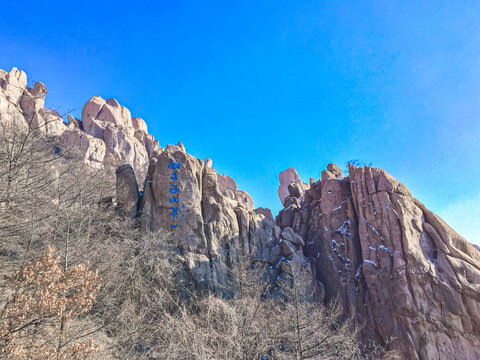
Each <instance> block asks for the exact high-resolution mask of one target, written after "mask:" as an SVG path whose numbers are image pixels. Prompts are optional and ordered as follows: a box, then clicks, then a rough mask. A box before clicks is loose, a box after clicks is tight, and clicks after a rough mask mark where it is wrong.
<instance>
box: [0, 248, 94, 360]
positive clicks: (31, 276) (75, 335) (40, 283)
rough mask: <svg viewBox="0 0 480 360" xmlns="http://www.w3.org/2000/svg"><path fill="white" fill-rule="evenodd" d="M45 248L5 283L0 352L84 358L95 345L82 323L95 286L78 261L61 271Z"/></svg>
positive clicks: (12, 355) (16, 355)
mask: <svg viewBox="0 0 480 360" xmlns="http://www.w3.org/2000/svg"><path fill="white" fill-rule="evenodd" d="M54 252H55V249H54V248H53V247H48V248H47V249H46V250H45V252H44V253H43V255H42V256H41V257H40V258H38V259H37V260H35V261H31V262H27V263H26V264H25V265H24V266H23V267H22V269H21V270H20V271H18V272H17V273H15V274H14V275H13V276H12V277H11V278H10V281H9V289H10V290H11V291H12V294H11V295H10V296H9V299H8V300H7V302H6V304H5V305H4V306H3V309H2V310H1V313H0V340H1V343H0V356H1V355H6V356H7V357H8V358H17V359H39V360H40V359H55V360H59V359H79V360H80V359H88V358H91V356H93V355H94V354H95V353H97V352H98V351H99V350H100V349H99V346H98V344H97V343H96V342H94V341H93V339H92V338H89V337H88V336H89V335H90V333H89V332H85V328H86V327H85V326H84V324H83V322H84V321H80V322H78V321H76V322H73V321H71V320H72V319H73V318H74V317H77V316H79V315H81V314H83V313H85V312H87V311H89V310H90V309H91V307H92V305H93V302H94V301H95V297H96V294H97V293H98V291H99V288H100V284H99V279H98V274H97V272H93V271H89V270H88V269H87V267H86V266H85V265H83V264H81V265H76V266H72V267H70V268H69V269H68V270H67V269H65V268H64V269H62V268H61V267H60V265H59V262H60V258H58V257H55V256H54Z"/></svg>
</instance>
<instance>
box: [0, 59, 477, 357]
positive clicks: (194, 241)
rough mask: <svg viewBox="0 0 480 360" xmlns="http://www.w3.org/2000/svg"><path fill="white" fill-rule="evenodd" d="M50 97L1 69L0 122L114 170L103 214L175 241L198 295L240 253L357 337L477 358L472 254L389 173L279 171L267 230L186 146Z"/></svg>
mask: <svg viewBox="0 0 480 360" xmlns="http://www.w3.org/2000/svg"><path fill="white" fill-rule="evenodd" d="M46 93H47V89H46V87H45V86H44V85H43V84H42V83H39V82H37V83H35V85H34V86H33V88H29V87H27V77H26V75H25V73H24V72H22V71H19V70H17V69H16V68H13V69H12V70H11V71H10V72H8V73H7V72H5V71H3V70H0V125H1V126H2V127H3V126H14V127H15V129H24V130H28V129H31V130H32V131H33V132H34V133H35V134H38V135H39V136H41V137H45V138H48V139H50V140H51V141H53V143H55V144H59V145H61V148H62V151H64V152H65V153H67V152H68V153H69V154H70V153H72V154H73V153H76V154H77V156H80V157H81V158H82V159H83V161H85V163H86V164H88V165H90V166H91V167H92V168H93V169H95V170H96V171H105V172H106V173H107V174H110V175H111V176H112V178H113V177H115V175H114V172H115V170H116V198H117V199H116V202H115V199H112V198H109V200H108V204H115V203H118V208H119V209H120V210H122V211H124V212H125V213H129V212H130V213H132V215H133V216H138V219H137V220H138V224H139V225H140V226H141V228H142V229H143V230H144V231H151V232H156V231H162V232H168V233H169V234H170V235H171V236H170V237H171V238H172V240H173V245H174V246H175V247H176V248H177V249H178V254H179V256H180V257H181V260H182V262H183V270H182V271H181V272H180V274H179V277H180V278H181V279H182V280H183V281H184V282H185V283H186V284H187V285H190V286H191V287H192V289H197V290H206V289H210V290H214V291H225V289H228V288H229V286H230V285H231V283H232V274H231V271H232V268H233V267H234V266H235V264H237V263H238V262H239V261H241V260H242V258H243V257H248V258H252V259H253V262H254V266H255V267H257V268H258V269H260V270H261V276H262V278H263V279H264V280H269V281H270V282H271V283H272V284H273V285H275V284H276V282H277V279H278V278H279V277H281V275H282V272H283V271H285V270H286V269H287V268H291V267H296V268H297V269H299V270H300V271H303V272H304V273H306V274H308V277H309V279H311V285H310V286H312V288H314V289H315V293H316V294H317V296H318V297H319V298H320V299H324V300H325V301H330V300H333V299H336V298H338V299H339V300H340V301H341V303H342V304H343V306H344V310H345V312H346V313H347V314H350V315H352V316H353V317H354V318H355V320H356V322H357V323H358V325H360V326H361V332H360V337H361V340H363V341H368V340H376V341H380V342H383V341H387V340H388V339H390V338H395V339H396V340H395V341H396V342H397V344H398V346H399V348H400V349H401V351H402V352H403V356H404V358H405V359H419V360H420V359H421V360H426V359H480V252H479V251H478V248H475V247H474V246H472V245H471V244H469V243H468V242H467V241H465V240H464V239H463V238H461V237H460V236H459V235H458V234H457V233H455V231H454V230H452V229H451V228H450V227H449V226H448V225H447V224H445V222H444V221H442V219H440V218H439V217H438V216H436V215H435V214H433V213H432V212H431V211H429V210H428V209H427V208H426V207H425V206H424V205H423V204H422V203H421V202H420V201H418V200H417V199H415V198H414V197H413V196H412V194H411V193H410V191H409V190H408V189H407V187H406V186H405V185H403V184H401V183H400V182H398V181H397V180H395V179H394V178H393V177H391V176H390V175H389V174H388V173H387V172H385V171H384V170H380V169H376V168H373V167H368V166H365V167H363V168H360V167H354V166H350V167H349V174H348V176H347V177H343V174H342V171H341V170H340V169H339V168H338V166H336V165H335V164H329V165H328V166H327V169H326V170H324V171H322V173H321V179H320V180H318V181H314V180H313V179H310V184H309V185H307V184H305V183H303V182H302V181H301V179H300V177H299V175H298V173H297V172H296V171H295V169H293V168H290V169H287V170H285V171H283V172H282V173H280V175H279V182H280V186H279V188H278V195H279V198H280V201H281V202H282V204H283V206H284V208H283V209H282V210H281V211H280V213H279V214H278V215H277V216H276V218H275V221H274V220H273V216H272V214H271V211H270V210H269V209H265V208H257V209H254V204H253V201H252V199H251V197H250V196H249V195H248V194H247V193H246V192H245V191H242V190H239V189H238V187H237V184H236V183H235V181H234V180H233V179H232V178H231V177H229V176H226V175H222V174H217V172H216V171H215V169H214V168H213V167H212V166H213V163H212V160H211V159H206V160H205V162H203V161H202V160H200V159H197V158H195V157H194V156H192V155H190V154H188V153H187V152H186V150H185V147H184V146H183V144H182V143H180V142H179V143H178V144H177V145H167V147H166V148H165V149H162V148H160V147H159V145H158V142H157V141H156V140H155V139H154V138H153V136H152V135H150V134H148V131H147V125H146V123H145V121H143V120H142V119H141V118H138V117H134V118H132V117H131V114H130V112H129V111H128V109H126V108H125V107H123V106H121V105H120V104H119V103H118V102H117V101H116V100H114V99H107V100H104V99H102V98H100V97H98V96H94V97H92V98H91V99H90V100H89V101H88V102H87V103H86V104H85V106H84V108H83V111H82V116H81V117H82V119H81V120H78V119H75V118H74V117H72V116H70V117H68V123H65V122H64V121H63V118H62V117H61V116H60V115H59V114H58V113H57V112H55V111H52V110H49V109H45V108H44V106H45V96H46ZM139 189H143V194H142V193H141V192H139ZM110 200H111V201H110ZM112 207H114V206H113V205H112Z"/></svg>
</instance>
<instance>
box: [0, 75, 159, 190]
mask: <svg viewBox="0 0 480 360" xmlns="http://www.w3.org/2000/svg"><path fill="white" fill-rule="evenodd" d="M46 94H47V88H46V87H45V85H43V84H42V83H40V82H36V83H35V84H34V86H33V88H29V87H28V86H27V75H26V74H25V73H24V72H23V71H21V70H18V69H17V68H13V69H12V70H11V71H10V72H8V73H7V72H5V71H3V70H0V114H1V117H2V118H1V121H0V123H1V124H2V126H6V125H7V124H9V123H10V124H13V126H14V127H15V128H23V129H28V128H30V129H31V130H32V131H34V132H35V133H38V134H39V135H41V136H44V137H47V138H50V139H56V141H57V142H58V143H59V144H60V145H61V146H62V148H63V149H64V151H66V152H68V153H69V154H75V156H80V157H81V158H83V160H84V161H85V163H86V164H88V165H91V166H92V167H93V168H95V169H104V170H105V171H106V172H107V173H112V174H114V170H115V169H116V168H117V167H118V166H119V165H122V164H129V165H131V166H132V168H133V169H134V171H135V174H136V178H137V182H138V185H143V180H144V178H145V176H146V172H147V168H148V163H149V160H150V158H151V157H152V156H153V154H154V153H155V152H156V151H160V150H161V148H160V147H159V145H158V141H156V140H155V139H154V138H153V136H152V135H150V134H148V130H147V125H146V123H145V121H144V120H143V119H141V118H136V117H134V118H132V117H131V114H130V111H129V110H128V109H127V108H125V107H123V106H121V105H120V104H119V103H118V102H117V101H116V100H115V99H107V100H104V99H102V98H101V97H99V96H94V97H92V98H91V99H90V100H89V101H87V103H86V104H85V106H84V107H83V111H82V119H81V120H79V119H75V118H74V117H73V116H69V117H68V122H64V120H63V118H62V117H61V116H60V115H59V114H58V113H57V112H56V111H53V110H50V109H45V108H44V107H45V96H46ZM112 177H114V175H112Z"/></svg>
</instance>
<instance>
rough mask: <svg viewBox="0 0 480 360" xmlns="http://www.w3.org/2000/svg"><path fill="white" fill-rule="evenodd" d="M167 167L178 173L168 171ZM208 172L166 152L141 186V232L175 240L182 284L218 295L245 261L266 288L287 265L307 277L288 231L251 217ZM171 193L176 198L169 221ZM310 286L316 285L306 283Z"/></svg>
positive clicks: (233, 191) (241, 195) (225, 180)
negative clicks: (257, 270)
mask: <svg viewBox="0 0 480 360" xmlns="http://www.w3.org/2000/svg"><path fill="white" fill-rule="evenodd" d="M172 164H178V166H179V168H178V169H176V170H174V169H172V168H170V167H169V165H170V166H171V165H172ZM211 166H212V162H211V160H210V159H207V160H206V161H205V163H204V162H203V161H202V160H200V159H196V158H195V157H193V156H192V155H190V154H188V153H186V152H184V151H182V149H176V151H173V149H171V150H169V149H166V150H165V151H162V152H158V153H156V154H155V157H154V158H153V159H152V161H151V162H150V166H149V171H148V175H147V178H146V181H145V186H144V189H145V190H144V193H143V206H142V210H141V211H142V215H141V224H142V227H143V229H144V230H145V231H168V232H169V233H170V234H171V236H172V237H173V238H174V239H175V241H174V243H175V244H176V245H177V247H178V250H179V253H180V255H181V257H182V259H183V265H184V270H183V271H182V278H183V280H184V281H185V282H186V283H187V284H191V286H192V288H195V289H197V290H203V289H210V290H214V291H223V289H225V288H226V287H228V286H229V285H230V284H231V283H232V280H233V279H232V276H231V269H232V267H233V266H234V265H235V264H237V263H238V262H239V261H241V260H242V259H243V258H245V257H248V258H252V259H253V264H254V266H255V267H257V268H260V269H261V272H262V274H263V275H262V276H263V277H264V279H265V280H270V281H272V283H274V282H275V281H276V280H275V279H277V278H278V276H279V275H280V274H281V273H282V271H283V269H284V266H287V264H288V266H299V267H300V268H301V269H304V270H305V271H308V272H309V273H313V269H312V268H311V266H310V263H309V262H308V261H307V259H306V258H305V256H304V255H303V250H302V244H303V240H302V239H301V238H300V236H299V235H296V234H293V230H292V235H291V237H290V238H286V235H283V233H282V231H281V230H280V227H278V226H276V225H275V224H274V221H273V217H271V215H270V216H265V215H264V213H262V214H259V213H257V212H255V211H254V210H253V202H252V201H251V198H250V196H248V194H247V193H245V192H242V191H240V190H238V188H237V184H236V183H235V181H234V180H233V179H232V178H230V177H228V176H225V175H221V174H217V173H216V171H215V169H213V168H212V167H211ZM174 171H175V175H173V172H174ZM173 178H175V179H177V180H175V181H174V180H173ZM172 184H174V185H172ZM177 190H178V192H177ZM172 192H173V193H174V195H175V196H176V197H178V203H176V207H177V208H178V218H175V219H174V218H173V216H172V202H171V200H172V199H173V196H172ZM245 199H247V201H245ZM267 210H268V209H265V211H264V212H266V211H267ZM268 211H269V210H268ZM177 224H178V226H176V227H172V226H175V225H177ZM285 233H287V232H286V231H285ZM282 236H283V237H282ZM285 238H286V239H285ZM310 278H311V279H313V278H312V277H310ZM312 286H319V287H320V286H321V285H320V284H317V283H316V281H313V280H312Z"/></svg>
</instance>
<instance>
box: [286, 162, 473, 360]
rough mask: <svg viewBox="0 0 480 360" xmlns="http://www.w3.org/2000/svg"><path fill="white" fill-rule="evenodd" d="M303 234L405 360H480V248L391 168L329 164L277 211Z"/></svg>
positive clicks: (335, 288)
mask: <svg viewBox="0 0 480 360" xmlns="http://www.w3.org/2000/svg"><path fill="white" fill-rule="evenodd" d="M277 224H279V225H280V226H281V227H282V228H285V229H286V228H287V227H292V228H293V230H295V232H297V233H299V234H301V235H302V238H303V239H304V241H305V243H306V245H305V255H306V256H307V258H309V259H312V265H313V266H314V268H315V269H316V276H317V279H318V280H319V281H321V282H322V283H323V284H324V286H325V297H326V299H327V300H328V299H334V298H337V297H338V298H340V299H341V301H342V303H343V305H344V308H345V309H346V311H347V312H348V313H350V314H352V315H353V316H354V318H355V319H356V321H357V323H358V325H359V326H361V327H362V331H361V338H362V339H363V340H369V339H373V340H376V341H380V342H382V341H386V340H387V339H388V338H390V337H394V338H396V339H397V342H398V346H399V348H400V350H401V352H402V354H403V356H404V358H405V359H480V350H479V349H480V348H479V346H480V326H479V325H480V312H479V311H478V310H479V307H480V293H479V290H480V252H478V251H477V250H476V249H475V248H474V247H473V246H472V245H471V244H469V243H468V242H467V241H465V240H464V239H463V238H461V237H460V236H459V235H458V234H457V233H455V231H453V230H452V229H451V228H450V227H449V226H448V225H447V224H445V222H443V220H441V219H440V218H439V217H438V216H436V215H435V214H433V213H432V212H431V211H429V210H428V209H427V208H426V207H425V206H424V205H423V204H422V203H420V202H419V201H418V200H416V199H415V198H413V197H412V195H411V193H410V191H409V190H408V189H407V188H406V186H405V185H403V184H401V183H399V182H398V181H397V180H395V179H394V178H393V177H391V176H390V175H389V174H388V173H386V172H385V171H384V170H380V169H375V168H372V167H367V166H366V167H364V168H357V167H354V166H350V168H349V177H348V178H345V179H343V178H342V177H341V173H340V172H339V171H338V169H336V168H335V167H333V166H330V165H329V168H327V170H325V171H323V172H322V179H321V180H320V181H318V182H311V187H310V189H309V190H307V191H306V193H305V201H304V203H302V204H301V205H300V206H298V204H295V205H294V204H291V205H290V206H289V208H285V209H283V210H282V211H281V212H280V214H279V215H278V216H277Z"/></svg>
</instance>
